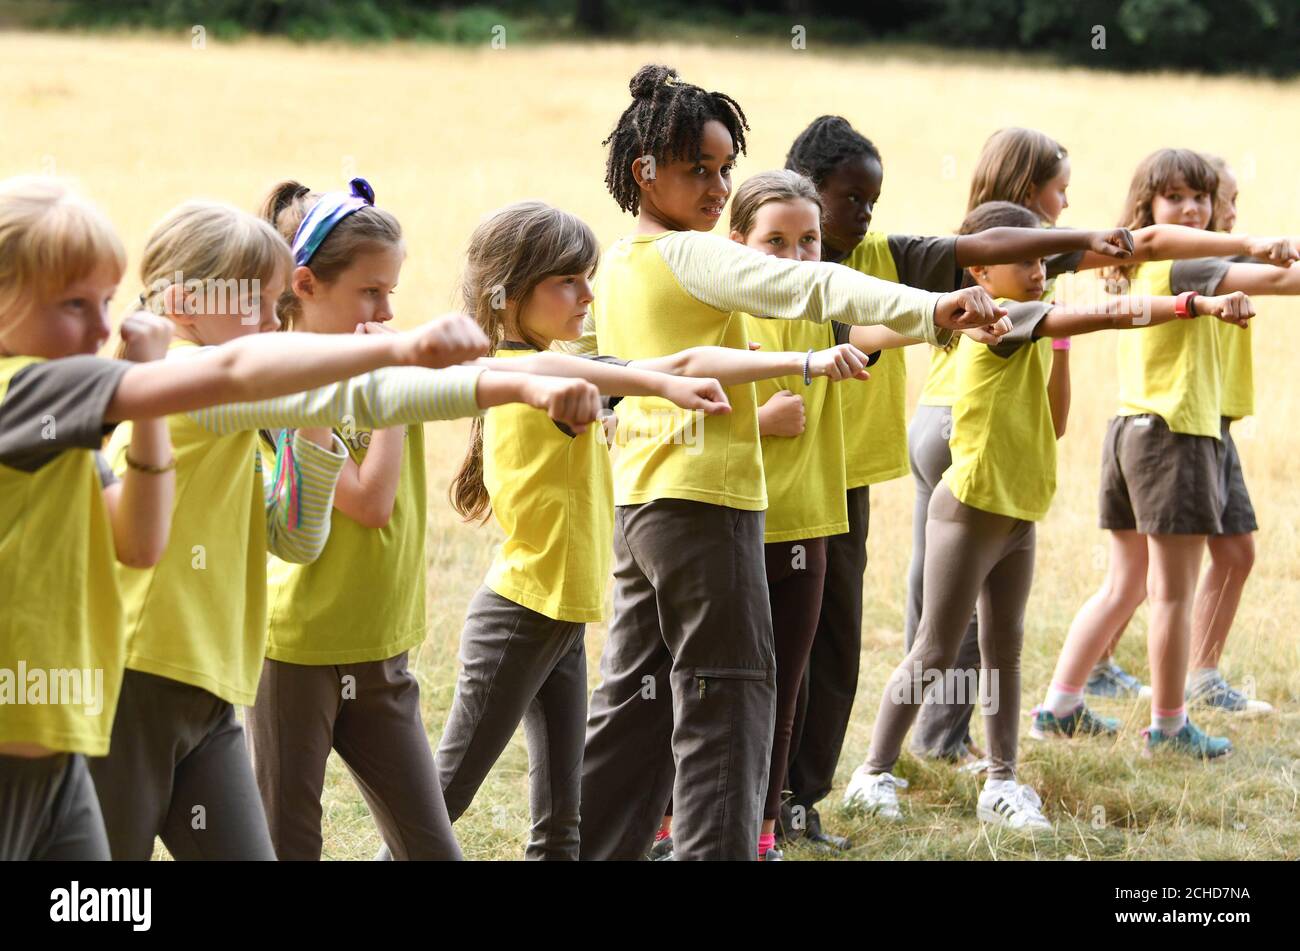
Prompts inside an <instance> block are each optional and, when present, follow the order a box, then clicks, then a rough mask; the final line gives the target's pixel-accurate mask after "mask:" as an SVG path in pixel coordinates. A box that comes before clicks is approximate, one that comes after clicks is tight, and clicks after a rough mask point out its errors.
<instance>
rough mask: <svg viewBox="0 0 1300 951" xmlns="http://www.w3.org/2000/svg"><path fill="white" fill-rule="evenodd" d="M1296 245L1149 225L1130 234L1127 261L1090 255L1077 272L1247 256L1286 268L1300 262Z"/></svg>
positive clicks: (1084, 258) (1292, 242)
mask: <svg viewBox="0 0 1300 951" xmlns="http://www.w3.org/2000/svg"><path fill="white" fill-rule="evenodd" d="M1297 250H1298V249H1297V242H1296V241H1295V240H1294V239H1291V238H1255V237H1251V236H1250V235H1245V234H1230V233H1227V232H1222V231H1205V230H1204V229H1201V228H1188V227H1185V226H1184V225H1148V226H1147V227H1145V228H1139V229H1138V230H1137V231H1134V232H1133V254H1132V255H1131V256H1130V257H1129V258H1127V259H1122V258H1117V257H1114V256H1112V255H1106V254H1098V253H1096V252H1095V251H1090V252H1088V253H1087V254H1085V255H1084V256H1083V259H1082V260H1081V261H1080V262H1079V266H1078V270H1080V271H1085V270H1088V269H1091V268H1099V267H1111V266H1112V265H1116V264H1132V263H1135V262H1138V263H1143V262H1146V261H1182V260H1186V259H1188V258H1219V257H1236V256H1238V255H1243V254H1244V255H1249V256H1250V257H1258V258H1261V259H1264V260H1267V261H1269V262H1271V263H1273V264H1278V265H1282V266H1285V265H1289V264H1290V263H1291V262H1292V261H1295V260H1297V259H1300V254H1297Z"/></svg>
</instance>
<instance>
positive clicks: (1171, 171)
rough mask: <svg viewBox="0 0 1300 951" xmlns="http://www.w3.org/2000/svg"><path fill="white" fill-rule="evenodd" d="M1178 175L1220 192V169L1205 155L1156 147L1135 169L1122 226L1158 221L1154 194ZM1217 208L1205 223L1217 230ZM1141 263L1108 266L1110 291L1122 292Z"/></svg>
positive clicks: (1135, 227)
mask: <svg viewBox="0 0 1300 951" xmlns="http://www.w3.org/2000/svg"><path fill="white" fill-rule="evenodd" d="M1177 178H1182V180H1183V182H1184V183H1185V184H1186V185H1187V187H1188V188H1191V189H1194V190H1195V191H1198V192H1205V193H1206V194H1209V195H1213V196H1216V198H1217V196H1218V192H1219V173H1218V172H1216V171H1215V170H1214V166H1213V165H1211V164H1210V163H1209V162H1208V161H1207V160H1206V158H1205V156H1203V155H1201V154H1200V153H1199V152H1196V151H1193V150H1192V149H1157V150H1156V151H1155V152H1152V153H1151V154H1150V155H1148V156H1147V157H1146V158H1144V159H1143V160H1142V161H1141V162H1139V163H1138V167H1137V169H1136V170H1134V172H1133V180H1132V181H1131V182H1129V186H1128V195H1127V196H1126V197H1125V199H1124V211H1123V213H1122V214H1121V215H1120V219H1119V224H1120V227H1121V228H1128V229H1129V230H1130V231H1136V230H1138V229H1139V228H1146V227H1148V226H1150V225H1153V224H1155V223H1156V218H1155V212H1154V209H1153V205H1154V204H1155V198H1156V196H1157V195H1159V194H1162V193H1163V192H1164V191H1165V190H1166V189H1168V188H1169V187H1170V186H1171V185H1172V184H1173V183H1174V181H1175V179H1177ZM1216 210H1217V202H1216V203H1215V204H1212V205H1211V208H1210V220H1209V221H1208V222H1206V225H1205V227H1206V230H1208V231H1214V230H1215V227H1214V226H1215V224H1216V220H1215V211H1216ZM1138 267H1139V265H1137V264H1125V265H1117V266H1115V267H1110V268H1107V269H1106V270H1105V272H1104V274H1105V278H1106V281H1107V284H1108V286H1109V289H1110V290H1111V292H1112V293H1123V292H1124V290H1125V288H1127V286H1128V282H1129V281H1131V280H1132V279H1133V275H1134V274H1136V273H1137V269H1138Z"/></svg>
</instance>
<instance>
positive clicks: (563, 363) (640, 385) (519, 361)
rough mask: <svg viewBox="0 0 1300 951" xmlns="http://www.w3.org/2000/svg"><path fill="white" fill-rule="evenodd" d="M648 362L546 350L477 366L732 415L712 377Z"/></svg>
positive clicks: (485, 361) (486, 360) (477, 362)
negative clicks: (670, 370)
mask: <svg viewBox="0 0 1300 951" xmlns="http://www.w3.org/2000/svg"><path fill="white" fill-rule="evenodd" d="M718 349H722V348H718ZM646 362H647V361H644V360H640V361H637V362H636V364H635V365H633V364H628V365H627V366H619V365H618V364H615V363H603V362H601V361H599V360H584V359H583V358H582V357H573V356H569V355H568V354H566V353H554V352H552V351H546V352H545V353H533V354H529V355H528V356H525V357H507V358H499V357H485V358H482V359H479V360H475V361H474V364H475V365H476V366H483V367H490V368H493V369H498V370H508V371H510V372H516V373H533V374H539V375H542V376H563V377H572V378H574V379H579V380H586V381H587V382H588V383H591V384H593V385H594V386H596V387H597V389H599V390H600V392H601V393H604V394H606V395H609V396H658V397H662V398H663V399H666V400H670V401H672V402H673V403H676V404H677V405H678V406H680V407H682V409H698V410H703V411H704V412H705V413H709V414H714V413H724V412H730V409H731V404H730V403H728V401H727V394H726V393H724V392H723V391H722V387H721V385H720V384H719V382H718V381H717V380H715V379H708V378H707V377H709V376H710V374H706V373H679V374H669V373H668V372H665V371H661V370H659V369H658V368H656V367H651V366H647V365H646ZM690 377H696V378H695V379H690Z"/></svg>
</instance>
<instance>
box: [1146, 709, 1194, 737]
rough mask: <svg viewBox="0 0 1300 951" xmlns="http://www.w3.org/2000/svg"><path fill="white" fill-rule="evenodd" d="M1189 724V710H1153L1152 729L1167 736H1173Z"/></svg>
mask: <svg viewBox="0 0 1300 951" xmlns="http://www.w3.org/2000/svg"><path fill="white" fill-rule="evenodd" d="M1186 722H1187V708H1186V707H1179V708H1178V709H1177V710H1157V709H1156V708H1155V707H1152V708H1151V729H1153V730H1159V731H1160V732H1161V733H1163V734H1164V735H1165V736H1173V735H1174V734H1175V733H1177V732H1178V731H1179V730H1181V729H1182V728H1183V724H1184V723H1186Z"/></svg>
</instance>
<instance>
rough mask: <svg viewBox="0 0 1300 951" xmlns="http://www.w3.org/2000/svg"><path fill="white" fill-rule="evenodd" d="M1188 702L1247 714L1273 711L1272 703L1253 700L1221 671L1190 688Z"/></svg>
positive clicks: (1258, 714)
mask: <svg viewBox="0 0 1300 951" xmlns="http://www.w3.org/2000/svg"><path fill="white" fill-rule="evenodd" d="M1187 702H1188V703H1194V704H1197V705H1199V706H1204V707H1213V708H1214V709H1216V710H1224V711H1226V712H1228V713H1241V714H1244V715H1246V716H1264V715H1267V714H1269V713H1272V712H1273V705H1272V704H1271V703H1266V702H1265V701H1263V700H1252V699H1251V698H1250V697H1247V696H1246V695H1245V694H1244V693H1242V692H1241V691H1240V690H1238V689H1237V688H1236V687H1234V686H1232V685H1231V684H1230V683H1228V681H1227V680H1226V679H1225V678H1224V676H1223V674H1219V673H1216V674H1215V675H1214V676H1213V677H1212V678H1211V679H1209V680H1205V681H1201V682H1199V683H1197V684H1196V686H1194V687H1190V688H1188V690H1187Z"/></svg>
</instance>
